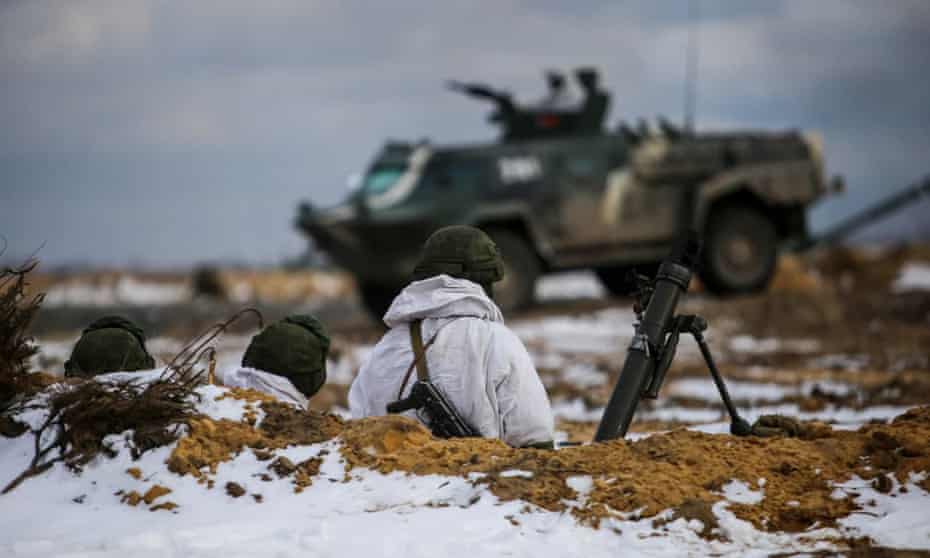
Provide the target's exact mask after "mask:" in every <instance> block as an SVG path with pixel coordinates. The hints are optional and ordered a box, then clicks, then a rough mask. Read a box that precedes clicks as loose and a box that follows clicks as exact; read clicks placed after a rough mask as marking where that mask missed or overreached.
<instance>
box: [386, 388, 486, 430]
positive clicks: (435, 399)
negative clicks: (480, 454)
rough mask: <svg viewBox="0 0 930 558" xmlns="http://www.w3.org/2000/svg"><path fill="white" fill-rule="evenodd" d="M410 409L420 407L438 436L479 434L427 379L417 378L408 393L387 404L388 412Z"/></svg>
mask: <svg viewBox="0 0 930 558" xmlns="http://www.w3.org/2000/svg"><path fill="white" fill-rule="evenodd" d="M410 409H422V411H423V412H424V413H425V414H426V419H427V420H426V423H427V424H428V425H429V428H430V430H431V431H432V432H433V434H435V435H436V436H438V437H440V438H466V437H475V436H480V434H479V433H478V432H476V431H475V429H474V428H472V427H471V426H469V425H468V423H467V422H465V421H464V420H463V419H462V417H461V416H459V414H458V412H457V411H456V410H455V407H453V406H452V405H451V404H450V403H449V401H448V400H447V399H446V397H445V396H444V395H443V394H442V392H441V391H440V390H439V389H438V388H437V387H436V386H435V385H434V384H433V382H431V381H429V380H417V381H416V382H414V384H413V386H412V387H411V388H410V395H408V396H407V397H405V398H404V399H401V400H399V401H394V402H393V403H388V405H387V412H389V413H403V412H404V411H409V410H410Z"/></svg>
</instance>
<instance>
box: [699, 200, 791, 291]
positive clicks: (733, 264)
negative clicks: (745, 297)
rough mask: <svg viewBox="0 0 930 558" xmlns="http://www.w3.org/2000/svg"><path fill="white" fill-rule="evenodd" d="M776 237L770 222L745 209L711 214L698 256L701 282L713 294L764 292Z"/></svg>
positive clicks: (771, 272) (772, 267) (774, 255)
mask: <svg viewBox="0 0 930 558" xmlns="http://www.w3.org/2000/svg"><path fill="white" fill-rule="evenodd" d="M777 256H778V235H777V234H776V232H775V225H774V223H772V221H771V220H770V219H769V218H768V217H766V216H765V215H764V214H762V213H761V212H759V211H758V210H756V209H754V208H752V207H747V206H728V207H723V208H721V209H719V210H715V211H714V212H713V213H711V215H710V217H709V218H708V221H707V226H706V228H705V233H704V248H703V250H702V253H701V270H700V276H701V281H703V282H704V285H705V286H706V287H707V289H708V290H709V291H710V292H713V293H717V294H731V293H748V292H754V291H759V290H761V289H764V288H765V287H766V286H767V285H768V283H769V281H770V280H771V279H772V275H774V273H775V262H776V258H777Z"/></svg>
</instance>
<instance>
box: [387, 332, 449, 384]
mask: <svg viewBox="0 0 930 558" xmlns="http://www.w3.org/2000/svg"><path fill="white" fill-rule="evenodd" d="M438 334H439V332H438V331H437V332H436V335H433V338H432V339H430V340H429V342H428V343H427V344H426V346H423V331H422V320H414V321H412V322H410V344H411V345H412V346H413V362H411V363H410V367H409V368H407V373H406V374H404V381H403V382H401V384H400V390H399V391H398V392H397V398H398V399H401V398H403V395H404V389H405V388H406V387H407V382H408V381H409V380H410V374H411V373H412V372H413V369H414V367H416V369H417V379H418V380H420V381H426V380H429V366H428V365H427V364H426V349H428V348H430V346H431V345H432V344H433V342H434V341H436V337H438V336H439V335H438Z"/></svg>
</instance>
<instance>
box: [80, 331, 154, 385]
mask: <svg viewBox="0 0 930 558" xmlns="http://www.w3.org/2000/svg"><path fill="white" fill-rule="evenodd" d="M151 368H155V359H153V358H152V355H150V354H149V352H148V350H146V348H145V332H143V331H142V328H140V327H139V326H137V325H136V324H134V323H132V322H131V321H129V320H127V319H126V318H124V317H122V316H104V317H102V318H100V319H98V320H96V321H94V322H92V323H91V324H90V325H89V326H87V328H85V329H84V331H82V332H81V337H80V338H79V339H78V341H77V343H75V344H74V349H72V351H71V358H69V359H68V361H67V362H65V376H80V377H91V376H96V375H98V374H106V373H108V372H120V371H126V372H132V371H135V370H148V369H151Z"/></svg>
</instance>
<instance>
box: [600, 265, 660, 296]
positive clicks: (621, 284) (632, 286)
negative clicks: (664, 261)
mask: <svg viewBox="0 0 930 558" xmlns="http://www.w3.org/2000/svg"><path fill="white" fill-rule="evenodd" d="M658 269H659V267H658V265H656V264H644V265H637V266H626V265H620V266H611V267H599V268H597V269H595V270H594V272H595V273H596V274H597V277H598V279H600V280H601V283H603V284H604V287H605V288H606V289H607V290H608V291H609V292H610V294H612V295H614V296H630V295H632V294H633V293H634V292H636V281H635V280H633V278H632V277H630V272H631V271H633V272H636V273H638V274H640V275H645V276H646V277H648V278H650V279H652V278H653V277H655V274H656V271H657V270H658Z"/></svg>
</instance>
